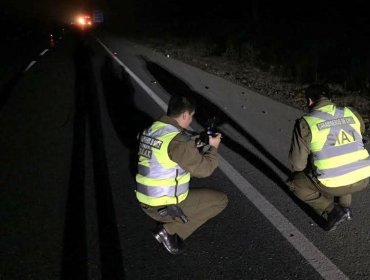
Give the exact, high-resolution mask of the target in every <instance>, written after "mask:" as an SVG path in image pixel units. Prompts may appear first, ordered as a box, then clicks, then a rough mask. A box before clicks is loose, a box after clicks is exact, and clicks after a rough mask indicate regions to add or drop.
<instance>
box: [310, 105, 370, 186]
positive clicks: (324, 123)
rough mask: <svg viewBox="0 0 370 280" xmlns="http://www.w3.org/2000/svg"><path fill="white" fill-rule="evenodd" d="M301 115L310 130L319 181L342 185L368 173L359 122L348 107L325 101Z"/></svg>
mask: <svg viewBox="0 0 370 280" xmlns="http://www.w3.org/2000/svg"><path fill="white" fill-rule="evenodd" d="M304 119H305V120H306V121H307V123H308V125H309V127H310V130H311V134H312V139H311V143H310V150H311V152H312V161H313V166H314V169H315V170H314V172H315V176H316V177H317V179H318V180H319V181H320V182H321V183H322V184H323V185H325V186H327V187H340V186H346V185H350V184H353V183H355V182H358V181H360V180H362V179H365V178H367V177H369V176H370V158H369V153H368V152H367V150H366V149H365V148H364V145H363V142H362V135H361V128H360V122H359V120H358V119H357V117H356V115H355V114H354V113H353V112H352V111H351V110H350V109H349V108H337V107H336V106H334V105H327V106H323V107H321V108H319V109H317V110H315V111H313V112H312V113H310V114H309V115H308V116H305V117H304Z"/></svg>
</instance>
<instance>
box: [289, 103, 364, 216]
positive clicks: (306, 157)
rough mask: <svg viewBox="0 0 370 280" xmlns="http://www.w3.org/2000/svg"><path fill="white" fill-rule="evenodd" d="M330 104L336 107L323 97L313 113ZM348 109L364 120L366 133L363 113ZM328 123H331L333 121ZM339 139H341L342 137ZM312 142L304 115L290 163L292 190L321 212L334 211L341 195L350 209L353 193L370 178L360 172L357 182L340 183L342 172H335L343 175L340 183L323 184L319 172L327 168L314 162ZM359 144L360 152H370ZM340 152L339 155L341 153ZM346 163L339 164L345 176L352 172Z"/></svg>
mask: <svg viewBox="0 0 370 280" xmlns="http://www.w3.org/2000/svg"><path fill="white" fill-rule="evenodd" d="M328 105H333V106H335V105H334V104H333V103H332V102H331V101H330V100H329V99H327V98H322V99H321V100H320V101H318V102H317V103H316V104H315V106H314V107H313V108H311V110H310V113H309V115H310V114H312V112H315V110H316V111H317V110H320V109H321V108H324V107H325V106H328ZM335 108H336V107H334V110H335ZM348 110H350V111H351V112H352V113H353V119H356V118H357V120H356V122H359V123H360V130H361V134H362V133H364V130H365V125H364V122H363V119H362V118H361V116H360V115H359V114H358V113H357V112H356V111H355V110H353V109H350V108H348ZM334 121H336V120H334ZM328 123H329V124H330V122H328ZM321 127H322V125H321ZM319 129H320V128H319ZM342 133H343V132H342ZM331 136H332V135H330V134H329V135H328V138H329V137H331ZM359 137H360V139H357V142H358V141H359V140H360V141H361V140H362V139H361V135H359ZM348 138H350V136H348ZM335 140H336V141H340V139H335ZM342 140H343V139H342ZM344 140H347V136H346V134H344ZM311 141H312V132H311V129H310V125H309V124H308V122H307V120H306V119H305V118H304V117H302V118H301V119H299V120H297V122H296V124H295V127H294V131H293V137H292V142H291V147H290V152H289V162H290V165H291V169H292V171H293V178H292V180H291V182H290V189H291V191H292V192H293V193H294V194H295V195H296V196H297V197H298V198H300V199H301V200H302V201H304V202H305V203H307V204H308V205H310V206H311V207H312V208H313V209H314V210H315V211H316V212H317V213H318V214H319V215H322V214H325V213H326V214H327V213H330V212H332V210H333V208H334V207H335V204H334V197H338V205H340V206H341V207H343V208H344V209H349V207H350V206H351V201H352V193H355V192H358V191H361V190H363V189H364V188H366V186H367V185H368V183H369V178H364V177H365V176H362V175H363V174H361V175H360V176H359V177H360V179H359V180H356V177H355V176H358V175H354V176H353V177H352V178H353V179H354V182H352V183H350V184H344V185H341V184H340V178H341V177H340V176H339V175H338V174H339V173H338V174H334V175H333V176H334V179H335V176H337V178H339V183H338V180H337V181H335V180H333V181H334V182H335V183H333V184H332V185H330V186H327V185H325V184H324V183H323V182H325V180H324V179H322V180H321V181H320V180H319V179H318V173H324V171H326V170H324V171H322V172H321V171H320V172H318V171H317V167H316V166H314V165H313V164H312V163H313V161H314V159H313V156H312V151H311V147H310V144H311ZM324 141H325V140H324ZM350 141H351V140H350V139H348V142H350ZM361 142H362V141H361ZM332 145H334V144H332ZM357 145H358V146H359V147H358V148H356V149H357V151H358V152H364V153H366V151H362V150H363V147H362V148H361V145H362V143H357ZM342 147H344V145H342ZM348 147H349V146H348ZM339 149H343V148H340V147H339V148H338V149H337V150H339ZM347 154H348V153H347ZM337 155H338V156H339V154H337ZM343 155H344V156H346V154H345V152H343ZM331 156H332V158H331V159H330V160H331V162H333V161H334V162H335V160H336V159H335V155H331ZM366 160H367V161H368V159H364V161H366ZM365 165H368V166H369V163H365V164H363V165H362V166H360V167H361V168H362V167H364V166H365ZM344 166H345V165H342V166H340V164H339V167H338V169H341V171H343V172H342V173H340V174H344V176H345V175H346V174H345V173H346V172H348V171H346V170H345V168H346V167H344ZM348 166H350V164H348ZM365 168H367V169H364V170H365V172H367V173H368V167H366V166H365ZM347 169H348V167H347ZM327 170H329V171H332V170H334V168H331V169H330V168H327ZM338 172H339V171H338ZM363 173H364V172H363ZM368 175H369V176H370V173H368ZM361 176H362V178H361ZM347 177H348V176H347ZM367 177H368V176H367ZM352 178H350V179H352ZM348 218H350V217H348Z"/></svg>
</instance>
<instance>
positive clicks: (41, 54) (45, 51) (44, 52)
mask: <svg viewBox="0 0 370 280" xmlns="http://www.w3.org/2000/svg"><path fill="white" fill-rule="evenodd" d="M48 50H49V49H45V50H43V52H42V53H40V56H43V55H44V54H46V53H47V52H48Z"/></svg>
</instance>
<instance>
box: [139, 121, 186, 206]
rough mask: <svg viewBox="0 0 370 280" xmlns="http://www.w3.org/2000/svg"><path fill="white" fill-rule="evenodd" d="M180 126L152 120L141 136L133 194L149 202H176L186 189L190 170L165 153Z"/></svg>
mask: <svg viewBox="0 0 370 280" xmlns="http://www.w3.org/2000/svg"><path fill="white" fill-rule="evenodd" d="M179 132H180V131H179V129H178V128H176V127H174V126H173V125H170V124H166V123H163V122H159V121H157V122H155V123H154V124H153V125H152V126H151V127H150V128H149V129H147V130H146V131H144V133H143V135H142V136H141V138H140V147H139V164H138V174H137V175H136V183H137V189H136V197H137V199H138V200H139V201H140V202H142V203H144V204H147V205H150V206H160V205H168V204H177V203H179V202H181V201H183V200H184V199H185V198H186V196H187V194H188V191H189V181H190V173H189V172H186V171H185V170H184V169H182V168H181V167H180V166H179V165H178V164H177V163H176V162H174V161H172V160H171V159H170V158H169V156H168V145H169V143H170V142H171V140H172V139H173V138H174V137H175V136H176V135H177V134H178V133H179Z"/></svg>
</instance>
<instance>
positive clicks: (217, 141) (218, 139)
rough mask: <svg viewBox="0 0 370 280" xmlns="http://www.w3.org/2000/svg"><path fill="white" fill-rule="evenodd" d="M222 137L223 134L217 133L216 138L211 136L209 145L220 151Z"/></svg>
mask: <svg viewBox="0 0 370 280" xmlns="http://www.w3.org/2000/svg"><path fill="white" fill-rule="evenodd" d="M221 138H222V135H221V133H216V135H214V136H209V138H208V140H209V145H211V146H213V147H215V148H216V149H218V146H220V143H221Z"/></svg>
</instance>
